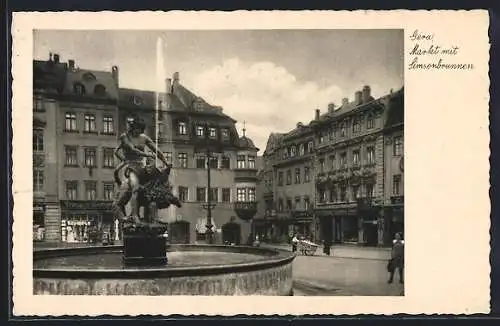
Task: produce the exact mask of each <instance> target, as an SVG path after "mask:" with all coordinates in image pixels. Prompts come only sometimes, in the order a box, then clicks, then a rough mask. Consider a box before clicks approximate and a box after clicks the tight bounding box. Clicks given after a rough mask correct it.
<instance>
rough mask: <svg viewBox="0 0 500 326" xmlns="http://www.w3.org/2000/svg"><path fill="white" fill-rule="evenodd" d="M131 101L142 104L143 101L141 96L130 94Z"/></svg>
mask: <svg viewBox="0 0 500 326" xmlns="http://www.w3.org/2000/svg"><path fill="white" fill-rule="evenodd" d="M132 102H133V103H134V104H135V105H142V103H143V101H142V98H140V97H139V96H132Z"/></svg>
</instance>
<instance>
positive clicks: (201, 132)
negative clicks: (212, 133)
mask: <svg viewBox="0 0 500 326" xmlns="http://www.w3.org/2000/svg"><path fill="white" fill-rule="evenodd" d="M204 134H205V128H203V126H197V127H196V136H198V137H203V135H204Z"/></svg>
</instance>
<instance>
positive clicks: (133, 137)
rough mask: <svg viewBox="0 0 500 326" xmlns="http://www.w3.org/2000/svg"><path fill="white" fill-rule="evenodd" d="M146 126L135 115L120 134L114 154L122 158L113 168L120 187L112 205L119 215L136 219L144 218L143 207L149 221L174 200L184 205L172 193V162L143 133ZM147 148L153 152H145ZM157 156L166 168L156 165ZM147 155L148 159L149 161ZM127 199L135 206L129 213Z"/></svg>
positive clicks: (145, 220) (154, 220)
mask: <svg viewBox="0 0 500 326" xmlns="http://www.w3.org/2000/svg"><path fill="white" fill-rule="evenodd" d="M145 129H146V124H145V123H144V121H143V120H142V119H141V118H138V117H137V118H135V119H134V120H133V121H132V122H131V123H129V126H128V128H127V131H126V132H125V133H123V134H122V135H121V136H120V139H119V140H120V142H119V144H118V146H117V147H116V149H115V155H116V157H118V159H120V161H121V162H120V164H119V165H118V166H117V167H116V169H115V172H114V177H115V182H116V183H117V184H118V187H119V190H118V192H117V194H116V198H115V201H114V205H113V206H114V208H115V212H116V214H117V215H118V217H119V218H121V219H123V220H128V219H132V220H133V221H134V222H135V223H139V222H140V220H141V219H140V216H139V208H140V207H144V216H143V218H142V219H143V221H144V222H146V223H153V222H156V220H157V209H164V208H167V207H169V206H170V205H171V204H174V205H176V206H178V207H181V203H180V201H179V199H178V198H177V197H175V196H174V195H173V194H172V187H171V186H170V184H169V180H168V179H169V175H170V170H171V168H172V165H171V164H169V163H168V162H167V160H166V158H165V156H164V155H163V153H162V152H161V151H160V150H159V149H158V148H157V146H156V144H155V143H154V142H153V141H152V140H151V138H149V137H148V136H147V135H146V134H145V133H144V131H145ZM146 149H149V150H150V151H152V152H153V153H148V152H146ZM156 157H158V158H159V159H160V160H161V161H162V162H163V164H164V165H165V168H163V169H160V168H158V167H157V166H155V164H154V160H153V159H156ZM145 158H146V159H147V161H149V162H148V163H146V164H144V160H145ZM148 159H149V160H148ZM121 174H122V175H123V176H122V177H121ZM127 203H130V204H131V207H132V210H131V214H130V216H127V214H126V212H125V206H126V205H127Z"/></svg>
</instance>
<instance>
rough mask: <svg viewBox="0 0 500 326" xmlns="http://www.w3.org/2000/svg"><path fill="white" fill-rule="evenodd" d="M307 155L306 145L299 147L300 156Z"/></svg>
mask: <svg viewBox="0 0 500 326" xmlns="http://www.w3.org/2000/svg"><path fill="white" fill-rule="evenodd" d="M304 154H305V149H304V144H300V145H299V155H304Z"/></svg>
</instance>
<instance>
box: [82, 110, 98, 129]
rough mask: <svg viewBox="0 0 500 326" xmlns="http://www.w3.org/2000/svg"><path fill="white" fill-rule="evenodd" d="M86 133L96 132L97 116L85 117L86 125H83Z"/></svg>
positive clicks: (88, 115) (86, 115) (89, 115)
mask: <svg viewBox="0 0 500 326" xmlns="http://www.w3.org/2000/svg"><path fill="white" fill-rule="evenodd" d="M83 131H84V132H95V131H96V126H95V115H93V114H85V116H84V124H83Z"/></svg>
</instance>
